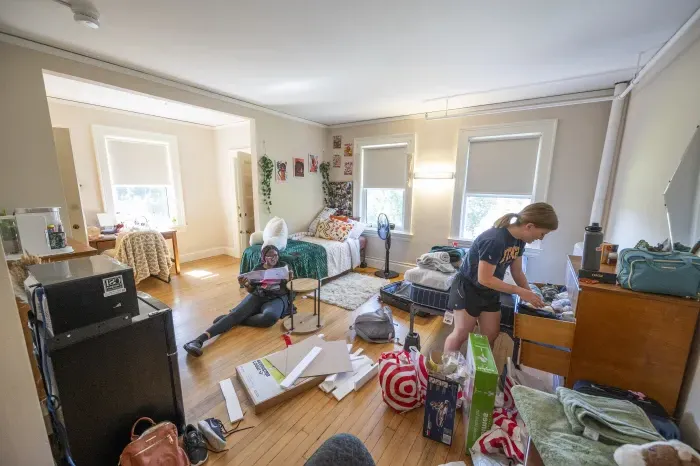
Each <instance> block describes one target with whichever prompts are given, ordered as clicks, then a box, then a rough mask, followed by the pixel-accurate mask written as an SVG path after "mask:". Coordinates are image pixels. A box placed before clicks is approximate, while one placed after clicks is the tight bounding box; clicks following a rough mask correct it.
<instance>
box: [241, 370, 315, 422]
mask: <svg viewBox="0 0 700 466" xmlns="http://www.w3.org/2000/svg"><path fill="white" fill-rule="evenodd" d="M236 373H237V374H238V378H239V379H240V380H241V382H242V383H243V387H244V388H245V391H246V393H247V394H248V398H250V401H252V402H253V411H254V412H255V414H259V413H261V412H263V411H265V410H266V409H269V408H271V407H273V406H275V405H278V404H280V403H282V402H283V401H285V400H288V399H290V398H292V397H294V396H296V395H298V394H299V393H303V392H305V391H307V390H310V389H311V388H313V387H315V386H317V385H319V384H320V383H321V382H323V380H324V379H325V378H326V376H324V375H322V376H318V377H304V378H300V379H297V381H296V383H295V384H294V385H293V386H292V387H291V388H290V389H288V390H284V389H283V388H282V387H280V382H282V381H283V380H284V375H282V373H281V372H280V371H278V370H277V369H276V368H275V366H273V365H272V364H271V363H270V362H269V361H268V360H267V359H265V358H260V359H255V360H253V361H250V362H247V363H245V364H243V365H240V366H238V367H236Z"/></svg>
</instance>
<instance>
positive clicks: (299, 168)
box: [294, 157, 304, 178]
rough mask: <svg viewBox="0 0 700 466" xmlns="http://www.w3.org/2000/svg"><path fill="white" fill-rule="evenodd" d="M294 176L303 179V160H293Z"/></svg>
mask: <svg viewBox="0 0 700 466" xmlns="http://www.w3.org/2000/svg"><path fill="white" fill-rule="evenodd" d="M294 176H296V177H301V178H303V177H304V159H303V158H297V157H295V158H294Z"/></svg>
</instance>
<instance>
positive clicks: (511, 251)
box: [499, 246, 520, 264]
mask: <svg viewBox="0 0 700 466" xmlns="http://www.w3.org/2000/svg"><path fill="white" fill-rule="evenodd" d="M518 254H520V246H511V247H509V248H506V250H505V251H503V257H501V261H500V262H499V264H507V263H508V262H513V261H514V260H515V259H517V258H518Z"/></svg>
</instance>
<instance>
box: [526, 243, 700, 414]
mask: <svg viewBox="0 0 700 466" xmlns="http://www.w3.org/2000/svg"><path fill="white" fill-rule="evenodd" d="M580 266H581V258H580V257H578V256H569V258H568V262H567V270H566V280H565V283H566V286H567V289H568V290H569V295H570V297H571V301H572V306H573V307H574V310H575V313H576V322H565V321H560V320H554V319H546V318H541V317H533V316H530V315H525V314H519V313H517V312H516V315H515V323H514V335H515V336H516V337H517V338H520V339H521V343H520V351H519V361H520V362H521V363H523V364H525V365H526V366H530V367H534V368H537V369H541V370H544V371H547V372H551V373H554V374H558V375H561V376H564V377H566V385H567V386H568V387H571V386H573V384H574V382H576V381H577V380H590V381H593V382H597V383H601V384H606V385H612V386H615V387H620V388H624V389H629V390H636V391H640V392H643V393H645V394H647V395H648V396H650V397H652V398H654V399H656V400H657V401H658V402H659V403H661V404H662V405H663V406H664V408H666V410H667V411H668V413H669V414H671V415H673V414H674V412H675V409H676V404H677V402H678V394H679V392H680V389H681V384H682V382H683V376H684V374H685V367H686V363H687V361H688V355H689V353H690V346H691V343H692V340H693V335H694V333H695V325H696V323H697V320H698V312H699V311H700V302H699V301H698V300H694V299H688V298H677V297H673V296H664V295H657V294H649V293H639V292H635V291H630V290H625V289H623V288H621V287H620V286H617V285H605V284H594V285H588V284H585V283H580V282H579V279H578V270H579V268H580ZM601 271H604V272H614V271H615V268H614V267H611V266H601Z"/></svg>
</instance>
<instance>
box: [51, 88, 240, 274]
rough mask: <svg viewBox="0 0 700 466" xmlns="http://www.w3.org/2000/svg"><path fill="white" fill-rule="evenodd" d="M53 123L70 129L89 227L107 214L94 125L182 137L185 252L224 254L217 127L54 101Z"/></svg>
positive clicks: (182, 240)
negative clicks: (98, 217) (100, 216)
mask: <svg viewBox="0 0 700 466" xmlns="http://www.w3.org/2000/svg"><path fill="white" fill-rule="evenodd" d="M49 112H50V115H51V123H52V125H53V126H54V127H60V128H68V130H69V131H70V139H71V144H72V146H73V158H74V160H75V170H76V174H77V176H78V183H79V184H80V198H81V201H82V204H83V212H84V213H85V221H86V222H87V224H88V225H97V213H98V212H104V211H105V210H104V205H103V202H102V191H101V189H100V180H99V176H98V167H97V159H96V156H95V145H94V140H93V137H92V125H103V126H114V127H118V128H125V129H132V130H138V131H150V132H154V133H161V134H168V135H172V136H175V137H176V138H177V144H178V151H179V154H180V172H181V179H182V196H183V200H184V203H185V216H186V219H187V227H186V228H185V229H184V230H183V231H182V232H180V233H179V234H178V240H179V248H180V254H182V256H183V259H184V260H187V259H188V255H190V256H193V257H195V258H196V257H198V256H201V255H202V254H210V255H211V254H212V253H214V254H220V253H221V248H222V247H223V246H225V245H226V223H225V221H224V218H223V215H222V214H223V207H222V203H221V199H220V197H219V192H218V183H219V180H218V169H217V152H216V138H215V130H214V129H213V128H206V127H201V126H195V125H190V124H185V123H178V122H175V121H172V120H166V119H164V118H154V117H147V116H142V115H138V114H133V113H127V112H115V111H110V110H104V109H101V108H97V107H91V106H85V105H76V104H70V103H65V102H62V101H60V100H55V99H50V100H49Z"/></svg>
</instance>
